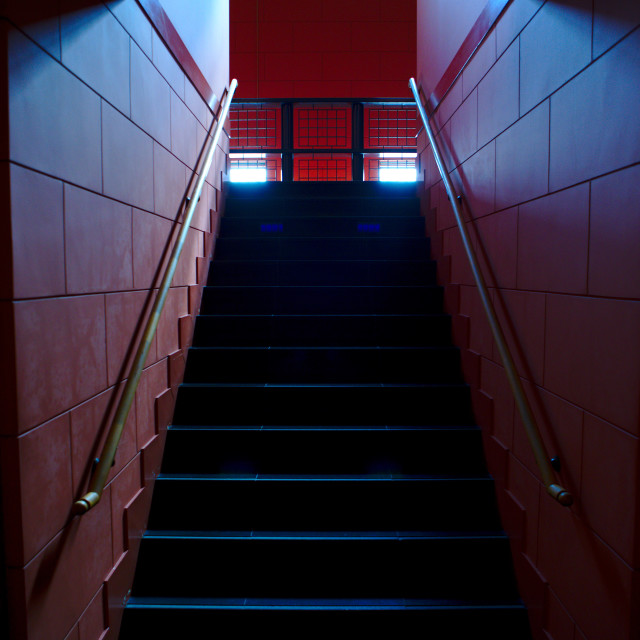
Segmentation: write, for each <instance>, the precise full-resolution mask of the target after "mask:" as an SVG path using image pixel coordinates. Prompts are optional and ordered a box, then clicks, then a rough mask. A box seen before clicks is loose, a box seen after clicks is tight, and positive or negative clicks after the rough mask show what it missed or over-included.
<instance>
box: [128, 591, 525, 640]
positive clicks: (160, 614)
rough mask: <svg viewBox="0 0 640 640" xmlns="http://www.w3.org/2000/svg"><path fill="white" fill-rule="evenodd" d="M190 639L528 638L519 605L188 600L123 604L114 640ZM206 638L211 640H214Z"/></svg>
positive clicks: (133, 600) (513, 602)
mask: <svg viewBox="0 0 640 640" xmlns="http://www.w3.org/2000/svg"><path fill="white" fill-rule="evenodd" d="M185 629H193V630H195V631H194V632H193V635H192V637H209V635H211V634H215V636H219V637H220V638H238V639H240V638H251V637H259V636H264V637H268V636H272V637H277V638H280V639H281V640H299V639H300V638H304V640H326V638H340V639H341V640H342V639H344V638H363V637H366V638H368V639H370V640H390V639H398V640H400V639H405V638H427V639H429V640H444V639H447V640H461V639H463V638H464V639H466V638H491V639H492V640H530V635H529V631H528V622H527V611H526V609H525V608H524V606H523V605H522V603H521V602H520V601H519V600H507V601H485V600H478V599H475V600H468V601H446V600H443V599H436V600H431V601H430V600H423V599H421V600H406V599H399V600H398V599H382V600H375V601H370V600H364V599H345V600H337V599H335V600H303V599H297V598H286V599H279V600H275V599H266V598H264V599H249V600H243V599H235V600H233V599H224V600H220V599H209V600H207V599H201V598H198V599H189V598H181V599H177V600H168V599H165V598H131V600H129V603H128V604H127V608H126V609H125V613H124V621H123V631H122V633H121V635H120V638H121V640H138V639H139V638H145V637H152V638H154V639H157V640H175V638H184V637H185ZM215 636H214V637H215Z"/></svg>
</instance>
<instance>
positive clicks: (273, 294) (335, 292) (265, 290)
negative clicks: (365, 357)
mask: <svg viewBox="0 0 640 640" xmlns="http://www.w3.org/2000/svg"><path fill="white" fill-rule="evenodd" d="M442 300H443V290H442V288H441V287H436V286H426V287H423V286H419V287H411V286H405V287H369V286H364V287H349V286H346V287H340V286H328V287H323V286H318V287H269V286H264V287H237V286H229V287H225V286H216V287H205V288H204V292H203V295H202V303H201V307H200V309H201V313H204V314H212V313H215V314H222V313H233V314H250V313H256V314H260V315H264V314H303V315H306V314H318V313H324V314H390V313H403V314H411V313H413V314H415V313H436V312H438V311H440V310H441V309H442Z"/></svg>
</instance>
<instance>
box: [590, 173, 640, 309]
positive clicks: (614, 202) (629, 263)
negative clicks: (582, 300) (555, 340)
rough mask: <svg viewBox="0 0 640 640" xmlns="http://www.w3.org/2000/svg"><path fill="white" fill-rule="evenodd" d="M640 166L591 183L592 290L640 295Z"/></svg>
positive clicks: (597, 292)
mask: <svg viewBox="0 0 640 640" xmlns="http://www.w3.org/2000/svg"><path fill="white" fill-rule="evenodd" d="M639 246H640V166H636V167H631V168H630V169H626V170H624V171H618V172H617V173H613V174H611V175H608V176H605V177H604V178H600V179H599V180H594V181H593V182H592V183H591V217H590V225H589V293H590V294H593V295H601V296H615V297H620V298H640V251H638V247H639Z"/></svg>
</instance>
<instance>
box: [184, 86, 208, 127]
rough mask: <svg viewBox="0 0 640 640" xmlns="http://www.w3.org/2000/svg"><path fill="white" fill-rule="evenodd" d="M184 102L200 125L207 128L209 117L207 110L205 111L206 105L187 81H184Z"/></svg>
mask: <svg viewBox="0 0 640 640" xmlns="http://www.w3.org/2000/svg"><path fill="white" fill-rule="evenodd" d="M184 101H185V104H186V105H187V107H188V108H189V111H191V113H193V115H194V116H195V117H196V118H197V119H198V121H199V122H200V124H201V125H202V126H203V127H207V122H210V121H208V120H207V115H209V117H210V116H211V114H210V112H209V109H207V103H206V102H205V101H204V100H203V99H202V98H201V97H200V94H199V93H198V92H197V91H196V90H195V87H194V86H193V85H192V84H191V82H190V81H189V80H185V83H184ZM207 128H208V127H207Z"/></svg>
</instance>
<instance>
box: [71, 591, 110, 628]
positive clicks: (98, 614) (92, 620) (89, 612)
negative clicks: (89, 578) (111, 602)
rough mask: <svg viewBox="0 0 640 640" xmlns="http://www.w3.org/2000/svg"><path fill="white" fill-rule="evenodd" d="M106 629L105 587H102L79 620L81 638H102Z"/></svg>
mask: <svg viewBox="0 0 640 640" xmlns="http://www.w3.org/2000/svg"><path fill="white" fill-rule="evenodd" d="M104 629H105V619H104V589H103V588H101V589H100V590H99V591H98V593H97V594H96V595H95V596H94V598H93V600H92V601H91V602H90V603H89V606H88V607H87V608H86V609H85V610H84V613H83V614H82V617H81V618H80V621H79V622H78V631H79V640H99V639H100V640H101V637H102V633H103V632H104Z"/></svg>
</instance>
